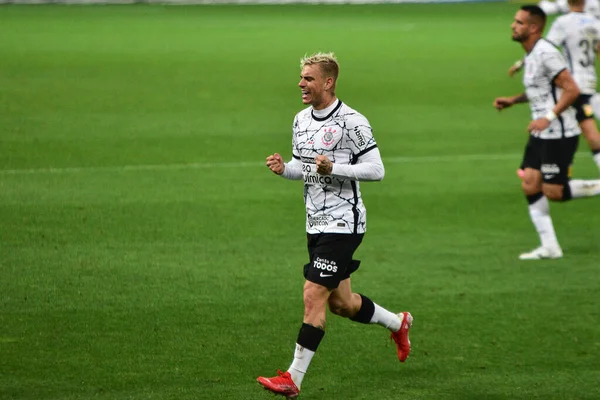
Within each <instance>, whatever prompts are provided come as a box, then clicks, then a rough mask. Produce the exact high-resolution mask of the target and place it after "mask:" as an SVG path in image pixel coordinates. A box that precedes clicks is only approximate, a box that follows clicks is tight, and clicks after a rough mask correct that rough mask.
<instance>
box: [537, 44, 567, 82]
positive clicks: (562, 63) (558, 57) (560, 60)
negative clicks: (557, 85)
mask: <svg viewBox="0 0 600 400" xmlns="http://www.w3.org/2000/svg"><path fill="white" fill-rule="evenodd" d="M542 60H543V63H544V64H543V65H544V69H545V73H546V76H547V77H548V78H549V79H550V80H551V81H554V79H555V78H556V77H557V76H558V74H560V73H561V72H562V70H564V69H567V61H566V60H565V57H564V56H563V55H562V53H561V52H560V51H559V50H558V49H555V48H553V49H552V50H549V51H547V52H545V53H544V54H543V56H542Z"/></svg>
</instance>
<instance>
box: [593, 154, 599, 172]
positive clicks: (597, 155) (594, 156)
mask: <svg viewBox="0 0 600 400" xmlns="http://www.w3.org/2000/svg"><path fill="white" fill-rule="evenodd" d="M592 158H593V159H594V162H595V163H596V165H597V166H598V169H600V153H596V154H594V155H593V156H592Z"/></svg>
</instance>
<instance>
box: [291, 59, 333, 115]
mask: <svg viewBox="0 0 600 400" xmlns="http://www.w3.org/2000/svg"><path fill="white" fill-rule="evenodd" d="M334 84H335V80H334V78H333V77H331V76H325V75H324V74H323V71H322V70H321V67H320V66H319V64H308V65H305V66H304V67H303V68H302V72H301V73H300V82H298V86H299V87H300V90H301V91H302V103H304V104H310V105H312V106H313V108H314V109H316V110H321V109H323V108H326V107H327V106H328V105H329V104H330V103H331V101H332V100H333V98H334V97H335V93H334V92H333V89H334V87H335V86H334Z"/></svg>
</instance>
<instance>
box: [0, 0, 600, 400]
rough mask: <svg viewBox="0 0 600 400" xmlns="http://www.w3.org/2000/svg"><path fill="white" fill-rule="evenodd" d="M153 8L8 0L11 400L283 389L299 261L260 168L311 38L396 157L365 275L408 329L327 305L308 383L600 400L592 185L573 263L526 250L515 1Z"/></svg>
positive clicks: (289, 106) (558, 212) (2, 381)
mask: <svg viewBox="0 0 600 400" xmlns="http://www.w3.org/2000/svg"><path fill="white" fill-rule="evenodd" d="M0 2H2V0H0ZM37 2H38V1H11V2H9V3H37ZM284 2H285V3H288V1H283V2H281V3H284ZM4 3H6V1H4ZM51 3H59V1H51ZM78 3H79V2H78ZM80 3H90V2H87V1H81V2H80ZM107 3H109V2H107ZM111 3H129V2H120V1H119V2H117V1H113V2H111ZM148 3H149V2H146V1H144V2H139V3H137V2H136V4H94V5H89V4H88V5H76V4H71V5H64V4H36V5H18V4H4V5H2V6H0V398H1V399H32V400H33V399H35V400H42V399H64V400H67V399H69V400H71V399H206V400H211V399H240V398H245V399H267V398H271V397H270V395H269V394H268V393H266V392H264V391H263V390H262V389H261V388H260V387H259V386H258V384H257V383H256V382H255V379H256V377H257V376H259V375H267V376H271V375H274V373H275V370H276V369H277V368H280V369H282V370H285V369H286V368H287V367H288V366H289V363H290V362H291V359H292V356H293V351H294V342H295V340H296V335H297V332H298V328H299V326H300V324H301V318H302V312H303V305H302V285H303V282H304V281H303V276H302V266H303V264H304V263H305V262H306V260H307V253H306V248H305V246H306V244H305V243H306V239H305V236H304V235H305V233H304V218H305V215H304V205H303V196H302V190H303V188H302V184H301V183H300V182H297V181H296V182H294V181H285V180H283V179H280V178H279V177H276V176H274V175H273V174H272V173H270V171H269V170H268V169H267V168H266V167H265V166H264V162H265V158H266V156H268V155H269V154H272V153H274V152H279V153H281V154H282V155H283V157H284V158H285V159H289V158H290V157H291V133H292V132H291V126H292V120H293V118H294V115H295V114H296V113H297V112H299V111H300V110H301V109H303V108H304V106H303V105H302V103H301V98H300V90H299V88H298V87H297V84H298V81H299V73H300V68H299V62H300V59H301V57H303V56H304V55H305V54H311V53H314V52H317V51H334V52H335V53H336V55H337V57H338V59H339V62H340V65H341V71H340V78H339V81H338V89H337V95H338V97H339V98H340V99H341V100H342V101H344V102H346V103H347V104H348V105H349V106H351V107H353V108H355V109H357V110H359V111H360V112H361V113H363V114H364V115H365V116H366V117H367V118H368V119H369V121H370V123H371V125H372V127H373V130H374V134H375V138H376V140H377V143H378V145H379V148H380V151H381V154H382V157H383V161H384V164H385V166H386V177H385V179H384V180H383V181H382V182H378V183H366V184H364V185H362V186H361V190H362V192H363V197H364V200H365V203H366V206H367V209H368V213H369V214H368V215H369V220H368V233H367V235H366V238H365V240H364V242H363V244H362V246H361V247H360V249H359V251H358V254H357V256H358V258H360V259H361V260H362V265H361V268H360V270H359V271H358V272H356V274H355V275H353V286H354V289H355V290H356V291H358V292H361V293H365V294H366V295H368V296H369V297H371V298H372V299H373V300H374V301H375V302H377V303H379V304H381V305H382V306H384V307H387V308H389V309H391V310H394V311H396V312H400V311H404V310H409V311H411V312H412V314H413V316H414V318H415V323H414V327H413V330H412V331H411V340H412V342H413V353H411V357H410V359H409V360H408V361H407V362H406V363H405V364H402V365H401V364H400V363H398V361H397V358H396V355H395V350H394V347H393V345H392V344H391V342H389V340H388V339H389V338H388V335H387V333H386V331H385V330H384V329H382V328H380V327H376V326H363V325H360V326H359V325H358V324H354V323H352V322H350V321H347V320H342V319H340V318H337V317H332V316H331V315H329V316H328V327H327V335H326V336H325V339H324V341H323V343H322V344H321V346H320V348H319V352H318V354H317V356H316V357H315V359H314V360H313V362H312V364H311V368H310V371H309V372H308V374H307V377H306V379H305V380H304V384H303V392H302V398H305V399H344V400H345V399H369V400H372V399H377V400H383V399H397V398H400V397H401V398H403V399H517V398H521V399H532V398H540V399H594V398H600V389H599V388H598V377H599V376H600V361H599V360H600V357H598V353H599V351H600V339H599V337H600V311H599V310H600V308H599V307H598V304H599V303H600V282H599V280H598V267H599V266H600V263H599V262H598V259H599V250H600V245H599V243H600V232H599V230H598V226H599V224H600V217H599V216H598V213H597V212H596V210H597V209H598V199H597V198H595V199H590V200H588V201H578V202H572V203H569V204H553V205H552V215H553V218H554V223H555V227H556V230H557V234H558V237H559V239H560V240H561V244H562V246H563V250H564V251H565V257H564V258H563V259H560V260H551V261H543V262H539V263H538V262H533V263H527V262H525V263H524V262H520V261H519V260H518V259H517V256H518V254H519V253H520V252H522V251H525V250H529V249H531V248H533V247H535V246H536V245H537V236H536V233H535V231H534V228H533V227H532V226H531V222H530V220H529V216H528V213H527V203H526V200H525V199H524V198H523V195H522V193H521V190H520V181H519V179H518V178H517V176H516V174H515V170H516V169H517V167H518V166H519V165H520V161H521V155H522V151H523V148H524V145H525V143H526V140H527V133H526V127H527V125H528V123H529V118H530V116H529V110H528V107H527V105H521V106H518V107H514V108H512V109H510V110H506V111H503V112H501V113H499V112H497V111H496V110H495V109H494V108H493V107H492V102H493V100H494V98H495V97H498V96H508V95H515V94H518V93H521V92H522V91H523V87H522V84H521V78H522V76H521V75H519V76H515V77H514V78H509V77H508V74H507V71H508V68H509V67H510V66H511V65H512V64H513V63H514V62H515V61H516V60H517V59H519V58H521V57H522V56H523V50H522V48H521V47H520V45H519V44H518V43H515V42H512V40H511V30H510V24H511V22H512V20H513V17H514V14H515V12H516V10H517V9H518V7H519V5H518V4H514V3H507V2H456V3H444V4H442V3H422V2H417V3H403V4H390V3H388V2H386V4H346V3H347V2H344V4H302V3H300V2H294V4H268V5H267V4H244V5H235V4H213V5H186V4H180V5H177V6H171V5H168V3H171V2H170V1H161V2H157V3H159V4H148ZM178 3H187V2H178ZM215 3H223V2H221V1H218V2H215ZM258 3H260V1H258ZM273 3H280V2H276V1H273ZM324 3H325V2H324ZM331 3H339V2H337V1H332V2H331ZM553 18H555V16H551V17H550V21H552V20H553ZM589 153H590V152H589V149H588V148H587V145H586V144H585V142H583V141H582V142H581V144H580V150H579V152H578V154H577V158H576V161H575V168H574V175H575V176H577V177H583V178H585V177H587V178H593V177H596V176H597V175H598V171H597V168H596V167H595V165H594V164H593V162H592V159H591V157H590V154H589Z"/></svg>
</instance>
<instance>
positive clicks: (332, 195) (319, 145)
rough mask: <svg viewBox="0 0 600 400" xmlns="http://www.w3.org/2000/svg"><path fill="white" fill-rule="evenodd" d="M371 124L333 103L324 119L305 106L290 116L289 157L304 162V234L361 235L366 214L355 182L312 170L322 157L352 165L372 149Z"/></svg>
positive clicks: (344, 106) (350, 110) (362, 117)
mask: <svg viewBox="0 0 600 400" xmlns="http://www.w3.org/2000/svg"><path fill="white" fill-rule="evenodd" d="M376 147H377V144H376V143H375V139H374V138H373V134H372V131H371V126H370V125H369V121H367V119H366V118H365V117H364V116H362V115H361V114H360V113H358V112H357V111H355V110H353V109H352V108H350V107H348V106H347V105H346V104H344V103H342V102H341V101H340V100H337V104H336V106H335V107H334V109H333V110H332V111H331V112H330V113H329V114H328V115H326V116H325V117H323V118H318V117H316V116H315V115H314V113H313V109H312V107H308V108H306V109H304V110H302V111H300V112H299V113H298V114H296V117H295V118H294V126H293V140H292V155H293V157H294V158H296V159H298V160H300V161H301V162H302V176H303V179H304V203H305V204H306V231H307V232H308V233H323V232H326V233H364V232H365V231H366V227H367V211H366V209H365V206H364V204H363V201H362V198H361V194H360V188H359V183H358V182H357V181H354V180H350V179H343V178H338V177H334V176H331V175H320V174H317V172H316V165H315V157H316V156H317V155H319V154H322V155H325V156H327V157H328V158H329V160H331V162H333V163H336V164H346V165H348V164H356V162H357V161H358V158H359V157H360V156H361V155H363V154H365V153H367V152H369V151H371V150H373V149H375V148H376Z"/></svg>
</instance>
